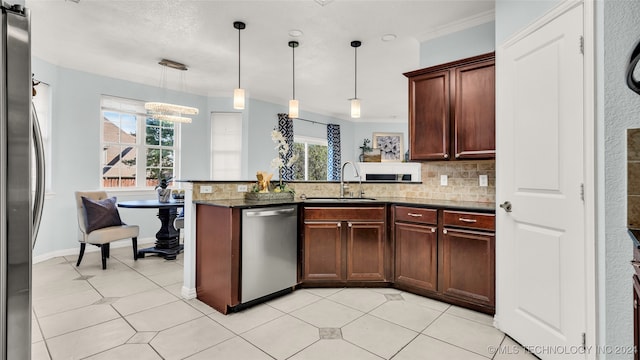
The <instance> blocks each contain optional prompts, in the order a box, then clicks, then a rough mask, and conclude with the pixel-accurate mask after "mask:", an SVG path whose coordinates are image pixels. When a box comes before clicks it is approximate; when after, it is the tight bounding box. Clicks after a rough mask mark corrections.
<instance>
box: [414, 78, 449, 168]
mask: <svg viewBox="0 0 640 360" xmlns="http://www.w3.org/2000/svg"><path fill="white" fill-rule="evenodd" d="M449 76H450V75H449V70H444V71H436V72H433V73H428V74H424V75H419V76H415V77H412V78H410V79H409V142H410V144H409V152H410V156H411V160H443V159H447V158H449V113H450V109H449V106H450V102H449Z"/></svg>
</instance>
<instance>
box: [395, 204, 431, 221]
mask: <svg viewBox="0 0 640 360" xmlns="http://www.w3.org/2000/svg"><path fill="white" fill-rule="evenodd" d="M396 221H408V222H415V223H420V224H434V225H435V224H437V223H438V210H435V209H423V208H414V207H406V206H396Z"/></svg>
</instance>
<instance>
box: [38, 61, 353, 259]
mask: <svg viewBox="0 0 640 360" xmlns="http://www.w3.org/2000/svg"><path fill="white" fill-rule="evenodd" d="M32 70H33V73H34V74H35V77H36V79H38V80H41V81H44V82H46V83H48V84H50V85H51V91H52V126H51V137H52V163H51V164H47V166H48V167H51V169H52V193H51V194H48V196H47V199H46V200H45V204H44V212H43V217H42V223H41V227H40V232H39V235H38V240H37V243H36V247H35V249H34V256H43V255H44V254H50V255H56V251H64V250H68V249H77V248H78V244H77V220H76V209H75V205H74V196H73V192H74V191H76V190H96V189H98V188H99V187H100V151H99V147H100V125H101V121H100V97H101V95H103V94H104V95H113V96H119V97H124V98H130V99H138V100H142V101H147V100H159V101H168V102H174V103H179V104H185V105H190V106H195V107H197V108H199V109H200V114H199V115H197V116H195V117H194V119H193V122H192V123H191V124H182V125H180V126H181V132H182V135H181V151H182V153H181V169H180V174H179V176H178V177H179V178H180V179H191V180H207V179H209V178H210V163H211V162H210V159H209V149H210V133H211V121H210V114H211V112H213V111H217V112H233V111H237V110H234V109H233V107H232V101H231V98H230V97H229V98H207V97H204V96H199V95H193V94H186V93H180V92H175V91H169V90H166V89H162V88H157V87H153V86H147V85H141V84H136V83H132V82H128V81H123V80H118V79H112V78H106V77H102V76H97V75H93V74H89V73H85V72H80V71H75V70H71V69H67V68H62V67H58V66H55V65H53V64H50V63H48V62H45V61H42V60H40V59H36V58H34V59H33V60H32ZM286 111H287V108H286V105H280V104H272V103H267V102H264V101H259V100H255V99H249V100H248V102H247V108H246V110H244V111H243V154H242V156H243V174H242V179H238V180H252V179H254V177H255V172H256V171H257V170H265V171H274V170H273V169H269V164H270V163H271V160H272V159H273V158H274V157H276V156H277V154H276V150H275V148H274V143H273V142H272V141H271V130H272V129H274V128H276V127H277V113H280V112H286ZM301 116H302V117H303V118H306V119H309V120H314V121H319V122H323V123H335V124H340V125H341V143H342V148H343V157H342V160H343V161H355V160H356V159H357V158H356V149H357V146H356V145H355V143H354V129H355V125H354V123H352V122H350V121H344V120H339V119H335V118H331V117H328V116H323V115H319V114H314V113H309V112H304V111H302V112H301ZM364 126H365V127H366V125H364ZM294 131H295V133H296V134H300V135H306V136H314V137H325V138H326V134H327V133H326V126H324V125H316V124H311V123H308V122H304V121H298V120H294ZM110 195H115V196H117V197H118V199H119V200H137V199H148V198H151V197H154V196H155V194H154V193H153V192H152V191H142V192H140V191H138V192H135V193H131V192H126V191H119V192H110ZM155 212H156V210H153V209H148V210H143V209H120V214H121V216H122V218H123V221H125V222H127V223H131V224H138V225H140V229H141V232H140V239H141V240H143V239H148V240H151V239H153V238H154V237H155V232H156V231H157V230H158V229H159V227H160V223H159V221H158V219H157V218H156V217H155Z"/></svg>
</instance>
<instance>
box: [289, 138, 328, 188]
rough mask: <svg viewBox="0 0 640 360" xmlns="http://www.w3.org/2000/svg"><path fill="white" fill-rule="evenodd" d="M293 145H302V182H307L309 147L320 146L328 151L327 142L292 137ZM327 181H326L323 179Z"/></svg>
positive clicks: (317, 139)
mask: <svg viewBox="0 0 640 360" xmlns="http://www.w3.org/2000/svg"><path fill="white" fill-rule="evenodd" d="M293 143H294V144H295V143H298V144H304V181H309V145H321V146H325V147H326V148H327V151H328V150H329V141H328V140H327V139H325V138H318V137H312V136H305V135H294V136H293ZM324 180H327V179H324ZM314 181H323V180H314Z"/></svg>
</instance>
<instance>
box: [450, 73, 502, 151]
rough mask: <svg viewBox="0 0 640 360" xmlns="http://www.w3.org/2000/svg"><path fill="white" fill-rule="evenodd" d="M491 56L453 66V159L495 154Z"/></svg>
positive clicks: (494, 90) (493, 77) (494, 77)
mask: <svg viewBox="0 0 640 360" xmlns="http://www.w3.org/2000/svg"><path fill="white" fill-rule="evenodd" d="M495 79H496V76H495V65H494V60H488V61H482V62H479V63H475V64H472V65H466V66H461V67H458V68H456V69H455V85H453V86H454V87H455V89H454V90H453V91H452V94H454V95H453V96H455V98H454V99H452V101H453V103H454V104H455V110H454V113H453V137H454V139H453V147H454V148H453V152H454V155H455V158H456V159H478V158H484V159H486V158H495V154H496V140H495V131H496V125H495V123H496V121H495V119H496V111H495V94H496V86H495V83H496V80H495Z"/></svg>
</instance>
